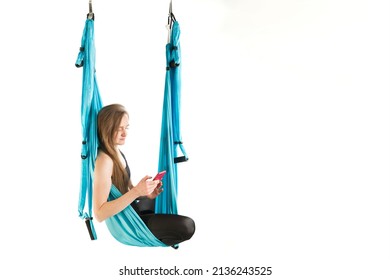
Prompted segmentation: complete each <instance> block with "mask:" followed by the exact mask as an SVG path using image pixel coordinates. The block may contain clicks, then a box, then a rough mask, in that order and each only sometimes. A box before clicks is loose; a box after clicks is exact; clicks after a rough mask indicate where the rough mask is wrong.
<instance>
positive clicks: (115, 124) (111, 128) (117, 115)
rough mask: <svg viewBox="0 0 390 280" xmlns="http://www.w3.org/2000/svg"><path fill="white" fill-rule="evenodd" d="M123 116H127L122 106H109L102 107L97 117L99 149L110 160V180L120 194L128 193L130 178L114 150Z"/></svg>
mask: <svg viewBox="0 0 390 280" xmlns="http://www.w3.org/2000/svg"><path fill="white" fill-rule="evenodd" d="M124 115H127V116H128V115H129V114H128V113H127V111H126V109H125V107H124V106H122V105H120V104H111V105H107V106H105V107H103V108H102V109H101V110H100V111H99V113H98V117H97V118H98V119H97V127H98V138H99V149H100V151H102V152H104V153H106V154H107V155H108V156H109V157H110V158H111V159H112V161H113V163H114V166H113V168H112V176H111V180H112V183H113V184H114V185H115V186H116V187H117V188H118V190H119V191H120V192H121V193H122V194H124V193H126V192H127V191H128V186H129V181H130V178H129V175H128V174H127V171H126V170H125V168H123V166H122V163H121V161H120V159H119V157H118V153H117V151H116V149H115V136H116V133H117V132H118V129H119V126H120V123H121V120H122V118H123V116H124Z"/></svg>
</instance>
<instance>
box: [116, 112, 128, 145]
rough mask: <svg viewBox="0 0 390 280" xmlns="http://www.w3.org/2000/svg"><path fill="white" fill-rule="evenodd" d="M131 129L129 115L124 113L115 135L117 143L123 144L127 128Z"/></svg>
mask: <svg viewBox="0 0 390 280" xmlns="http://www.w3.org/2000/svg"><path fill="white" fill-rule="evenodd" d="M128 129H129V116H128V115H127V114H124V115H123V117H122V120H121V123H120V125H119V128H118V131H117V132H116V135H115V144H116V145H123V144H125V142H126V136H127V130H128Z"/></svg>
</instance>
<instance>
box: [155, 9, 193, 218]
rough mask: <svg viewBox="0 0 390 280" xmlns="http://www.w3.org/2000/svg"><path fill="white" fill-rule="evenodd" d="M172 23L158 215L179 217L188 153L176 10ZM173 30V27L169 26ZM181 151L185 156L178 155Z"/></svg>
mask: <svg viewBox="0 0 390 280" xmlns="http://www.w3.org/2000/svg"><path fill="white" fill-rule="evenodd" d="M168 23H169V25H170V23H172V26H171V28H170V29H169V36H168V37H169V42H168V43H167V44H166V49H165V53H166V70H167V71H166V74H165V88H164V104H163V113H162V122H161V134H160V156H159V163H158V169H159V170H166V171H167V173H166V175H165V177H164V178H163V180H162V181H163V186H164V191H163V192H162V193H161V194H160V195H159V196H158V197H157V198H156V202H155V211H156V213H164V214H177V213H178V209H177V203H176V202H177V191H178V177H177V175H178V174H177V166H176V164H177V163H179V162H183V161H187V160H188V157H187V153H186V151H185V149H184V146H183V141H182V139H181V133H180V98H181V53H180V40H179V38H180V26H179V23H178V22H177V21H176V19H175V18H174V16H173V13H172V8H171V7H170V14H169V19H168ZM168 27H169V26H168ZM178 148H180V150H181V153H182V155H181V156H179V155H178Z"/></svg>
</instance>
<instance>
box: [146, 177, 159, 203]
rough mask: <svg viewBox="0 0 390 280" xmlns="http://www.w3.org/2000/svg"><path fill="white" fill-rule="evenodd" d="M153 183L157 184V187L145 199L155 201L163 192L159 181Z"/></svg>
mask: <svg viewBox="0 0 390 280" xmlns="http://www.w3.org/2000/svg"><path fill="white" fill-rule="evenodd" d="M154 182H158V184H157V187H156V188H155V189H154V190H153V192H152V193H151V194H149V195H147V196H146V197H147V198H150V199H155V198H156V197H157V196H158V195H159V194H160V193H162V191H163V188H162V182H161V181H154Z"/></svg>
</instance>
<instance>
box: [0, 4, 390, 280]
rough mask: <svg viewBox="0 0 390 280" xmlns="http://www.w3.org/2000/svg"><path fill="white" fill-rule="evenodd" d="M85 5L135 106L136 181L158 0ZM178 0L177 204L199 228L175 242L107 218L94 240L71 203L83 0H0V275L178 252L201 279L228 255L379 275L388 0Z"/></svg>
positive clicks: (383, 250)
mask: <svg viewBox="0 0 390 280" xmlns="http://www.w3.org/2000/svg"><path fill="white" fill-rule="evenodd" d="M93 4H94V6H93V7H94V12H95V17H96V19H95V36H96V51H97V65H96V66H97V72H96V73H97V79H98V83H99V87H100V92H101V95H102V98H103V102H104V104H109V103H114V102H117V103H122V104H124V105H125V106H126V107H127V109H128V111H129V113H130V122H131V128H130V136H129V139H128V142H127V145H126V146H125V147H124V148H123V150H124V151H125V153H126V155H127V157H128V160H129V164H130V166H131V169H132V175H133V180H134V181H137V180H139V179H140V178H141V177H142V176H144V175H145V174H149V175H154V174H155V173H156V172H157V161H158V148H159V135H160V122H161V109H162V98H163V89H164V75H165V43H166V35H167V32H166V29H165V24H166V21H167V13H168V4H169V1H168V0H167V1H161V0H160V1H157V0H150V1H123V0H115V1H102V0H95V1H93ZM173 4H174V5H173V11H174V13H175V15H176V18H177V20H178V21H179V23H180V25H181V30H182V35H181V46H182V75H183V77H182V83H183V88H182V90H183V92H182V135H183V140H184V143H185V147H186V150H187V152H188V155H189V158H190V160H189V162H187V163H185V164H182V165H180V166H179V188H180V193H179V212H180V213H181V214H183V215H188V216H190V217H192V218H193V219H194V220H195V221H196V225H197V229H196V233H195V235H194V237H193V238H192V239H191V240H190V241H188V242H185V243H183V244H182V245H181V246H180V249H179V250H173V249H171V248H137V247H128V246H125V245H122V244H120V243H118V242H116V241H115V240H114V239H113V238H112V237H111V235H110V234H109V233H108V231H107V229H106V227H105V224H104V223H101V224H99V223H95V227H96V230H97V234H98V240H97V241H93V242H92V241H90V240H89V237H88V234H87V230H86V228H85V226H84V223H83V221H82V220H81V219H79V218H78V213H77V204H78V192H79V181H80V148H81V143H80V142H81V124H80V100H81V75H82V72H81V71H82V70H81V69H76V68H75V67H74V63H75V61H76V57H77V54H78V48H79V47H80V42H81V35H82V30H83V28H84V22H85V17H86V14H87V12H88V1H87V0H85V1H80V0H79V1H74V0H73V1H45V0H36V1H24V0H21V1H12V2H11V1H8V2H6V3H3V4H2V5H1V8H0V26H1V27H0V36H1V44H0V50H1V51H0V70H1V74H2V75H1V76H2V78H1V82H0V93H1V103H0V104H1V110H0V122H1V128H2V129H1V135H2V137H1V138H0V143H1V147H2V152H1V161H2V163H3V164H2V167H1V175H2V176H1V177H2V180H1V190H2V202H1V203H0V209H1V210H2V212H1V213H2V214H3V215H2V217H1V218H2V226H1V228H2V229H1V231H0V246H1V249H0V255H1V257H2V265H1V269H0V275H1V276H0V278H1V279H27V278H33V279H74V278H77V279H124V277H125V276H119V269H121V268H123V267H124V266H127V267H128V268H136V267H143V268H158V267H160V266H161V267H163V268H171V267H173V266H174V265H176V266H177V267H179V268H181V269H184V268H202V269H204V270H205V271H206V270H209V272H208V274H207V275H208V276H203V278H204V279H206V278H209V277H210V276H212V275H211V272H212V268H213V267H225V266H230V267H232V266H241V267H244V266H252V267H257V266H270V267H272V269H273V274H272V275H271V276H268V277H267V278H270V279H317V280H318V279H377V280H380V279H389V270H388V263H389V261H390V244H389V236H390V228H389V225H390V224H389V213H390V212H389V210H390V209H389V208H390V207H389V206H390V204H389V183H390V182H389V168H390V162H389V155H390V151H389V140H390V134H389V120H390V118H389V117H390V116H389V91H390V86H389V77H390V76H389V74H390V58H389V47H390V38H389V24H390V22H389V1H380V0H371V1H352V0H338V1H297V0H295V1H286V0H276V1H268V0H261V1H252V0H241V1H239V0H230V1H228V0H225V1H223V0H214V1H205V0H198V1H192V0H188V1H179V0H177V1H174V3H173ZM126 277H128V278H129V279H130V277H131V278H132V279H138V278H137V277H136V276H126ZM198 277H200V276H198ZM139 278H140V279H141V278H142V277H141V276H139ZM152 278H153V277H152ZM157 278H158V277H155V278H153V279H157ZM159 278H160V277H159ZM170 278H174V277H170ZM175 278H178V279H181V278H182V279H186V278H185V277H184V276H176V277H175ZM194 278H196V277H195V276H194ZM200 278H202V277H200ZM224 278H229V277H227V276H225V277H224ZM231 278H232V279H233V278H238V279H240V278H250V279H251V278H253V279H254V278H255V277H249V276H247V277H244V276H231ZM265 278H266V277H265Z"/></svg>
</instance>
